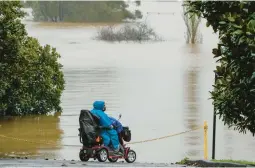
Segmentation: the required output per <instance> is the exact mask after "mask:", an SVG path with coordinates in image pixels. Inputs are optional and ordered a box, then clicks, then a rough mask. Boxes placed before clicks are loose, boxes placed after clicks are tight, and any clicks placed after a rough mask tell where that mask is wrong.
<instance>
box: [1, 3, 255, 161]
mask: <svg viewBox="0 0 255 168" xmlns="http://www.w3.org/2000/svg"><path fill="white" fill-rule="evenodd" d="M142 10H143V12H145V15H146V12H154V13H152V14H148V15H147V22H148V23H149V24H150V25H151V26H152V27H153V28H155V31H156V32H158V33H159V34H160V35H162V36H163V37H164V38H165V39H166V41H165V42H158V43H144V44H136V43H106V42H99V41H94V40H92V39H91V38H92V37H93V36H94V35H95V34H96V29H95V28H93V27H66V28H65V27H52V26H51V27H45V26H44V27H40V26H36V25H35V24H34V23H27V30H28V33H29V34H30V35H31V36H34V37H36V38H38V39H39V41H40V42H41V43H42V44H50V45H52V46H54V47H56V48H57V50H58V52H59V53H60V54H61V55H62V58H61V60H60V61H61V63H62V64H63V65H64V73H65V80H66V90H65V91H64V93H63V96H62V106H63V109H64V111H63V114H62V116H60V117H59V121H57V120H56V119H53V118H51V119H48V120H47V119H45V120H40V121H39V122H38V123H40V124H38V125H36V126H34V124H33V123H34V122H35V121H34V120H33V121H30V120H29V121H28V120H22V121H21V120H20V121H15V122H14V123H3V124H2V123H1V124H2V125H3V126H2V127H1V128H0V134H7V135H9V136H10V135H11V136H14V135H15V136H17V137H19V138H27V139H31V140H36V141H37V140H39V139H42V140H48V141H51V142H54V144H55V146H57V144H58V143H59V144H60V148H56V149H55V148H54V147H53V146H47V145H44V146H43V145H41V147H40V145H38V146H37V145H36V146H35V145H32V144H29V143H25V142H21V141H18V140H16V141H14V140H12V141H10V140H9V141H6V140H3V138H1V140H0V150H1V152H2V153H10V152H13V151H16V152H20V151H23V152H24V151H25V152H29V153H32V154H36V155H40V157H51V158H53V157H54V158H59V159H63V158H65V159H78V152H79V147H72V146H65V145H80V142H79V138H78V130H77V129H78V115H79V112H80V110H81V109H91V108H92V103H93V101H94V100H96V99H103V100H105V101H106V103H107V109H108V111H107V112H108V113H109V114H110V115H112V116H115V117H117V116H118V114H119V113H121V114H122V119H121V121H122V122H123V124H124V125H128V126H129V127H130V128H131V130H132V140H133V141H137V140H144V139H150V138H155V137H159V136H165V135H168V134H173V133H178V132H181V131H185V130H189V129H192V128H194V127H195V126H199V125H203V121H204V120H207V121H208V124H209V130H208V133H209V134H208V140H209V141H208V144H209V156H211V142H212V141H211V139H212V116H213V106H212V105H211V100H209V99H208V98H209V91H210V90H211V89H212V86H211V85H212V84H213V82H214V74H213V72H212V71H213V69H214V67H215V63H214V60H213V58H212V57H213V56H212V54H211V49H212V48H213V47H215V46H216V44H217V36H216V35H215V34H213V32H212V30H211V28H206V27H205V24H204V23H203V24H202V29H201V32H202V34H203V44H197V45H187V44H185V39H184V31H185V25H184V22H183V20H182V18H181V14H180V4H179V3H174V2H160V3H159V2H143V3H142ZM155 12H162V13H165V12H174V15H171V14H155ZM217 122H218V125H217V146H216V147H217V149H216V158H217V159H246V160H253V159H254V155H255V152H254V151H255V150H254V143H255V140H254V139H253V138H252V137H251V136H250V135H245V136H244V135H242V134H238V133H237V132H234V131H231V130H228V129H226V128H225V127H224V126H223V124H222V122H220V121H217ZM30 128H31V130H30ZM39 129H40V130H43V132H44V133H47V136H43V135H38V134H36V132H37V131H36V130H39ZM61 132H62V133H61ZM61 145H62V146H61ZM42 148H43V149H42ZM132 148H134V149H135V151H136V152H137V161H139V162H175V161H178V160H181V159H182V158H184V157H185V156H187V157H189V158H193V159H196V158H203V130H202V129H201V130H197V131H194V132H190V133H187V134H183V135H178V136H174V137H171V138H168V139H163V140H159V141H154V142H148V143H141V144H135V145H132Z"/></svg>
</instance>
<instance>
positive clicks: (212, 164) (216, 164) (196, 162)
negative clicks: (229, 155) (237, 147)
mask: <svg viewBox="0 0 255 168" xmlns="http://www.w3.org/2000/svg"><path fill="white" fill-rule="evenodd" d="M185 164H186V165H187V166H196V167H255V165H246V164H239V163H230V162H213V161H207V160H186V161H185Z"/></svg>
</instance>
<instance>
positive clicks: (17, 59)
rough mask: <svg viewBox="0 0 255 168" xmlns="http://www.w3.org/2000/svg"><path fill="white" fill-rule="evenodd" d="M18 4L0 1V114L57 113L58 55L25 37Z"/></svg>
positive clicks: (61, 80) (60, 79)
mask: <svg viewBox="0 0 255 168" xmlns="http://www.w3.org/2000/svg"><path fill="white" fill-rule="evenodd" d="M21 8H22V5H21V3H20V1H0V25H1V27H0V115H32V114H46V113H48V112H51V111H61V107H60V97H61V93H62V91H63V90H64V78H63V73H62V71H61V67H62V65H61V64H59V63H58V58H59V57H60V55H59V54H58V53H57V52H56V50H55V49H54V48H51V47H50V46H49V45H46V46H44V47H42V46H40V44H39V42H38V41H37V40H36V39H35V38H32V37H29V36H28V35H27V32H26V30H25V26H24V25H23V24H22V23H21V21H20V19H21V18H23V17H24V12H23V11H22V10H21Z"/></svg>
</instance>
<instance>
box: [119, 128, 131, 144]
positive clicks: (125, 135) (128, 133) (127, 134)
mask: <svg viewBox="0 0 255 168" xmlns="http://www.w3.org/2000/svg"><path fill="white" fill-rule="evenodd" d="M121 136H122V138H123V140H124V141H126V142H130V141H131V131H130V129H129V127H123V130H122V131H121Z"/></svg>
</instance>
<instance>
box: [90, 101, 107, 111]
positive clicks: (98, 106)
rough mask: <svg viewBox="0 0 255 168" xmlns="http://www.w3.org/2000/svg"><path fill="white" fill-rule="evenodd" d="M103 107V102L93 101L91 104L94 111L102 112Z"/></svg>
mask: <svg viewBox="0 0 255 168" xmlns="http://www.w3.org/2000/svg"><path fill="white" fill-rule="evenodd" d="M104 105H105V102H104V101H95V102H94V103H93V107H94V109H96V110H103V108H104Z"/></svg>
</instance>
